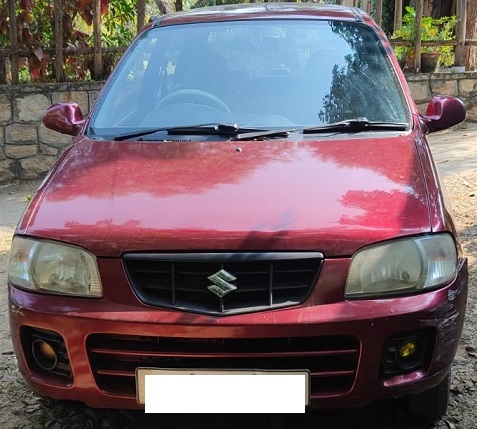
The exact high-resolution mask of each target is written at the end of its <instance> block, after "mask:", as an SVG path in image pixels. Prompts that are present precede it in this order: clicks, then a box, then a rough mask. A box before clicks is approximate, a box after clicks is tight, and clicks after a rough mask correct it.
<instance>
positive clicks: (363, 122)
mask: <svg viewBox="0 0 477 429" xmlns="http://www.w3.org/2000/svg"><path fill="white" fill-rule="evenodd" d="M408 126H409V125H408V124H407V123H406V122H378V121H370V120H369V119H367V118H354V119H346V120H344V121H339V122H334V123H332V124H324V125H319V126H317V127H307V128H303V130H302V131H303V134H314V133H328V132H330V131H333V132H340V133H342V132H345V133H346V132H350V133H353V132H361V131H405V130H406V129H407V128H408Z"/></svg>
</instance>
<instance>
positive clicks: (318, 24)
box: [88, 19, 409, 137]
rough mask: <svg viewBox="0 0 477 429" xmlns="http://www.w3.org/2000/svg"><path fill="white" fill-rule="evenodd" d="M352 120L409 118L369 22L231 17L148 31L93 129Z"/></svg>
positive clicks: (121, 69) (100, 132)
mask: <svg viewBox="0 0 477 429" xmlns="http://www.w3.org/2000/svg"><path fill="white" fill-rule="evenodd" d="M353 118H365V119H366V120H368V121H376V122H384V123H388V122H392V123H409V110H408V107H407V105H406V102H405V99H404V96H403V93H402V90H401V86H400V84H399V81H398V79H397V77H396V75H395V72H394V69H393V67H392V65H391V62H390V60H389V58H388V54H387V53H386V50H385V48H384V47H383V46H382V44H381V42H380V39H379V36H378V35H377V34H376V33H375V31H374V30H373V29H372V28H370V27H368V26H366V25H364V24H362V23H359V22H341V21H325V20H323V21H317V20H302V19H296V20H271V19H268V20H254V21H251V20H250V21H247V20H243V21H226V22H213V23H194V24H183V25H172V26H164V27H153V28H151V29H149V30H148V31H146V32H145V33H144V34H143V35H142V36H141V37H140V38H138V39H137V40H136V41H135V42H134V45H133V46H132V47H131V49H130V50H129V51H128V52H127V53H126V54H125V56H124V58H123V59H122V61H121V62H120V64H119V66H118V67H117V69H116V71H115V73H114V75H113V76H112V78H111V79H110V81H109V82H108V84H107V86H106V88H105V90H104V91H103V93H102V95H101V99H100V100H99V103H98V104H97V106H96V108H95V110H94V112H93V114H92V119H91V122H90V124H89V127H88V134H89V135H95V136H97V137H111V136H117V135H121V134H124V135H127V134H128V133H135V132H139V133H140V131H141V130H150V129H155V128H158V129H167V128H168V127H181V126H182V127H183V126H188V127H190V126H194V125H202V126H203V125H204V124H230V125H233V126H235V127H240V128H253V129H268V130H273V129H280V128H293V127H297V128H299V127H314V126H319V125H323V124H330V123H335V122H338V121H346V120H349V119H353Z"/></svg>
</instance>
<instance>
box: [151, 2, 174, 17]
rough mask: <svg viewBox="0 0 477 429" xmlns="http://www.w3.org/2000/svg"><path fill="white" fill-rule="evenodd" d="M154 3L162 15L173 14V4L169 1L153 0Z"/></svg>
mask: <svg viewBox="0 0 477 429" xmlns="http://www.w3.org/2000/svg"><path fill="white" fill-rule="evenodd" d="M155 2H156V5H157V7H158V8H159V10H160V12H161V14H162V15H166V14H168V13H171V12H174V7H173V5H174V2H172V1H170V0H155Z"/></svg>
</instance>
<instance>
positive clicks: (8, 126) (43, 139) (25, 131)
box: [0, 82, 102, 184]
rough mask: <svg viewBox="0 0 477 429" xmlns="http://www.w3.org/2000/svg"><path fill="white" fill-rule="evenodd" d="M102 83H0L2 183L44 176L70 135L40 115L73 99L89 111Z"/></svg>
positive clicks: (0, 165) (0, 163)
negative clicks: (51, 127) (48, 125)
mask: <svg viewBox="0 0 477 429" xmlns="http://www.w3.org/2000/svg"><path fill="white" fill-rule="evenodd" d="M101 87H102V83H101V82H89V83H64V84H41V85H40V84H37V85H15V86H13V85H0V184H1V183H7V182H11V181H14V180H30V179H38V178H41V177H43V176H44V175H45V174H46V173H47V172H48V170H49V169H50V168H51V166H52V165H53V163H54V162H55V160H56V159H57V157H58V156H59V154H60V153H61V152H62V151H63V150H64V149H65V148H66V147H68V145H69V144H70V143H71V137H70V136H66V135H63V134H59V133H57V132H54V131H51V130H49V129H48V128H46V127H45V126H44V125H43V124H42V122H41V118H42V115H43V112H44V111H45V109H46V108H47V107H48V106H49V105H50V104H52V103H58V102H62V101H74V102H76V103H78V105H79V106H80V107H81V110H82V111H83V113H88V112H89V110H90V108H91V106H92V105H93V103H94V101H95V99H96V97H97V95H98V93H99V91H100V89H101Z"/></svg>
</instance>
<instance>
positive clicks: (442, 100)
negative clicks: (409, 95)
mask: <svg viewBox="0 0 477 429" xmlns="http://www.w3.org/2000/svg"><path fill="white" fill-rule="evenodd" d="M420 116H421V120H422V121H423V122H424V124H425V125H426V126H427V131H428V132H429V133H433V132H436V131H440V130H445V129H446V128H450V127H453V126H454V125H457V124H459V123H461V122H462V121H464V120H465V116H466V111H465V107H464V103H462V101H461V100H459V99H458V98H456V97H451V96H445V95H436V96H435V97H432V100H431V101H430V102H429V104H428V106H427V111H426V114H425V115H420Z"/></svg>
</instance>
